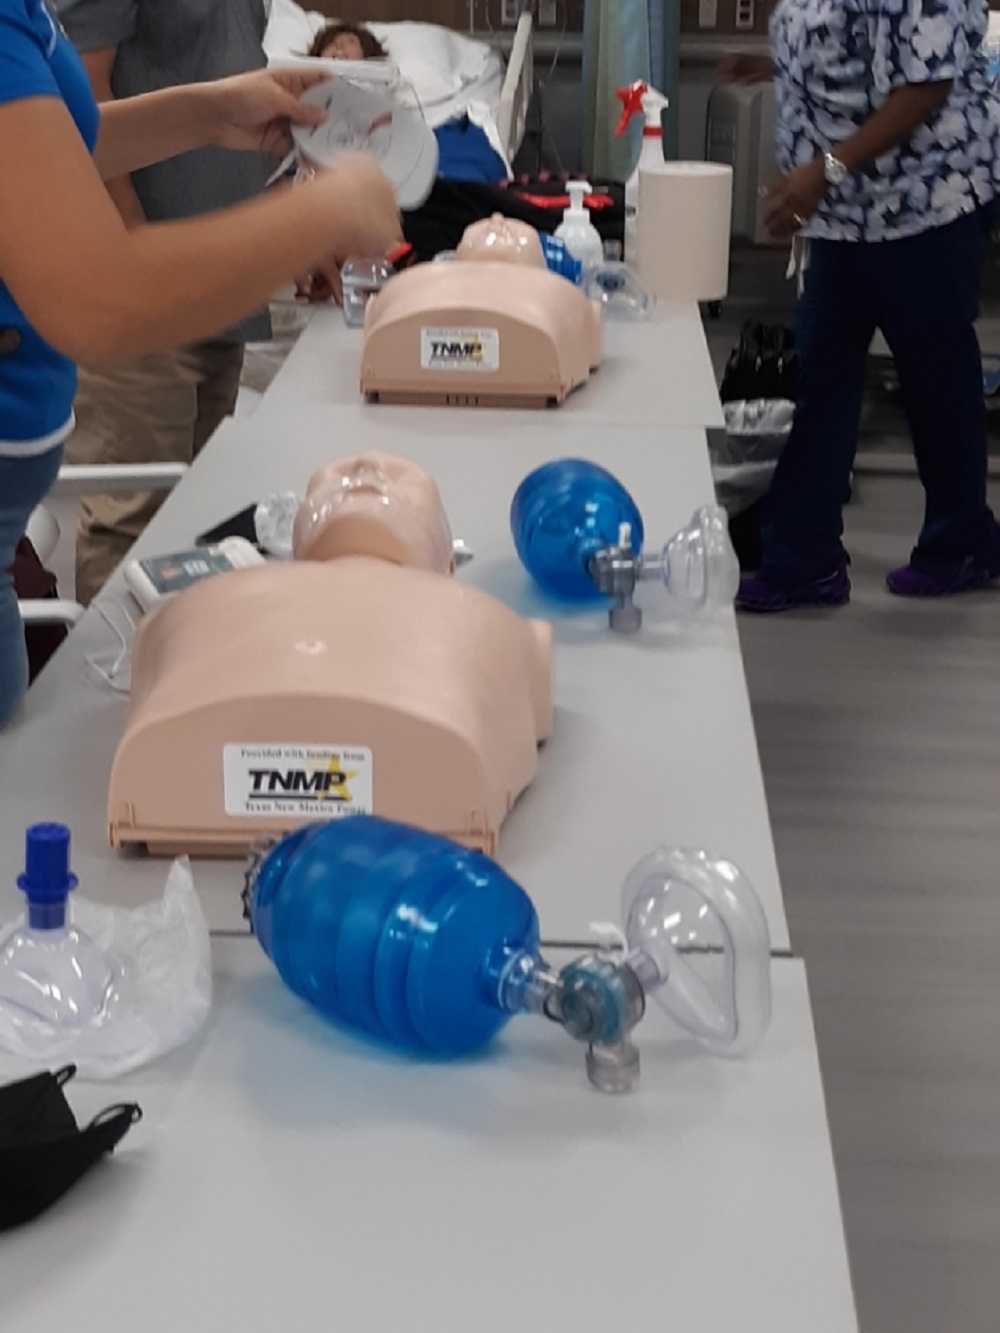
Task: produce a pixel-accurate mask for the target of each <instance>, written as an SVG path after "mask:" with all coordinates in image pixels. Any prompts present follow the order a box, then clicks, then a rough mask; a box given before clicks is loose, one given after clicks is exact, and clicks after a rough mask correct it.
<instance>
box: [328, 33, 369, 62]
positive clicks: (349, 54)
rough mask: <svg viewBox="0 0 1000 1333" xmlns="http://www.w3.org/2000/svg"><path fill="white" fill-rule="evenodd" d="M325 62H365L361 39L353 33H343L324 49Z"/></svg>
mask: <svg viewBox="0 0 1000 1333" xmlns="http://www.w3.org/2000/svg"><path fill="white" fill-rule="evenodd" d="M322 54H323V58H324V59H325V60H364V58H365V53H364V49H363V47H362V45H361V38H360V37H358V36H357V34H356V33H353V32H342V33H341V34H340V35H339V37H335V38H334V39H333V41H332V42H328V43H327V45H326V46H324V47H323V52H322Z"/></svg>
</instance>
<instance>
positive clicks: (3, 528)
mask: <svg viewBox="0 0 1000 1333" xmlns="http://www.w3.org/2000/svg"><path fill="white" fill-rule="evenodd" d="M61 461H62V449H61V448H60V447H58V446H57V447H56V448H55V449H49V450H47V451H46V452H45V453H44V454H39V455H38V456H37V457H34V458H0V727H2V726H4V724H5V723H6V722H8V721H9V719H10V717H11V715H12V714H13V713H14V712H15V711H16V709H17V707H18V705H19V704H20V702H21V700H22V699H23V698H24V695H25V691H26V690H27V688H28V653H27V649H26V648H25V646H24V625H23V624H22V622H21V615H20V612H19V611H18V609H17V594H16V593H15V591H14V576H13V574H12V573H11V566H12V565H13V563H14V551H15V550H16V548H17V544H18V542H19V541H20V540H21V538H22V537H23V536H24V530H25V528H26V527H27V526H28V519H29V518H30V517H31V511H32V510H33V509H34V508H35V506H36V505H37V504H38V503H39V501H40V500H41V499H42V497H43V496H44V495H45V494H46V492H47V491H48V490H50V489H51V487H52V484H53V482H54V481H55V479H56V476H57V474H58V472H59V464H60V462H61Z"/></svg>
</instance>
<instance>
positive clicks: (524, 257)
mask: <svg viewBox="0 0 1000 1333" xmlns="http://www.w3.org/2000/svg"><path fill="white" fill-rule="evenodd" d="M455 258H456V259H463V260H478V261H484V260H488V261H490V262H491V263H492V262H495V263H501V264H520V265H521V266H523V267H524V268H545V267H546V265H545V256H544V254H543V253H542V243H541V241H540V240H539V239H538V232H537V231H535V229H534V227H530V226H529V225H528V224H527V223H526V222H519V221H518V220H517V219H516V218H505V217H504V216H503V215H502V214H501V213H494V214H493V216H492V217H491V218H483V220H482V221H481V222H473V223H471V224H470V225H469V226H468V227H466V229H465V233H464V235H463V236H462V239H461V241H460V242H459V246H458V249H457V250H456V251H455Z"/></svg>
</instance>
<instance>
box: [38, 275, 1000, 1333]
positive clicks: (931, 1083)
mask: <svg viewBox="0 0 1000 1333" xmlns="http://www.w3.org/2000/svg"><path fill="white" fill-rule="evenodd" d="M783 265H784V257H783V256H782V255H778V254H761V253H760V252H755V253H745V254H743V255H737V256H736V260H735V263H734V271H733V296H732V299H731V300H730V301H728V302H727V303H726V306H725V308H724V311H723V317H722V319H721V320H720V321H717V322H710V323H709V326H708V332H709V341H710V344H711V347H712V351H713V356H714V358H715V360H716V363H717V364H718V365H719V366H720V367H721V365H722V363H723V362H724V360H725V356H726V354H727V353H728V351H729V348H730V347H731V345H732V343H733V342H734V340H735V334H736V332H737V330H738V329H739V326H740V324H741V323H742V321H743V319H744V318H746V317H748V316H749V315H753V316H755V317H759V318H774V319H778V318H785V317H787V316H789V315H790V309H791V288H790V286H789V285H787V284H784V283H783V282H782V279H781V270H782V268H783ZM990 309H994V310H1000V301H997V302H995V304H994V303H991V306H990ZM294 322H295V316H294V314H293V313H292V312H288V311H286V312H284V313H283V314H282V315H281V317H280V324H281V331H282V342H283V343H284V344H285V345H287V341H288V339H289V337H290V336H291V333H292V327H291V326H292V325H293V324H294ZM994 341H995V345H996V346H997V347H998V348H1000V320H995V319H994V320H991V319H990V318H989V315H988V316H987V319H986V321H985V333H984V343H986V344H987V345H989V344H990V343H991V342H994ZM280 359H281V352H280V349H276V352H272V353H264V352H260V353H258V354H256V355H255V356H254V357H253V358H252V362H251V366H250V369H249V370H248V375H247V379H248V382H249V383H250V385H251V386H252V387H253V388H256V389H258V390H260V389H263V388H264V387H266V384H267V382H268V380H269V378H270V375H271V374H273V372H274V369H275V368H276V366H277V364H278V363H279V362H280ZM879 379H880V376H879V375H878V374H875V375H873V381H872V393H871V394H870V401H869V402H868V404H867V407H866V414H865V425H864V438H863V443H864V447H865V448H866V449H875V450H878V449H888V450H892V451H897V450H899V449H902V448H905V447H906V445H905V438H904V435H903V430H902V425H901V422H900V420H899V418H898V415H897V414H896V412H895V411H894V409H892V408H891V406H889V405H887V404H886V403H885V402H884V401H882V400H881V399H880V397H879V394H878V391H877V390H878V381H879ZM993 498H994V502H995V505H996V506H1000V489H998V488H996V487H995V488H994V496H993ZM919 514H920V492H919V487H918V486H917V484H916V482H915V481H914V480H912V479H910V478H884V477H865V476H862V477H859V478H858V479H857V484H856V487H855V496H854V501H853V503H852V504H851V506H850V507H849V510H848V514H847V529H848V536H847V540H848V545H849V547H850V550H851V553H852V556H853V560H854V564H853V569H852V574H853V578H854V584H855V595H854V599H853V601H852V603H851V605H850V606H849V607H847V608H845V609H843V610H840V611H836V612H829V613H817V612H812V613H810V612H802V613H796V614H793V615H788V616H781V617H776V618H765V619H759V620H758V619H742V620H741V622H740V633H741V639H742V643H743V651H744V657H745V662H746V673H747V680H748V682H749V687H750V695H751V699H752V702H753V709H754V717H755V720H756V724H757V734H758V742H759V745H760V752H761V759H762V762H763V767H764V776H765V780H766V783H767V790H768V796H769V800H770V806H771V818H772V822H773V826H774V835H775V840H776V843H777V848H778V858H779V862H780V865H781V871H782V876H783V880H784V885H785V893H786V899H787V904H788V915H789V919H790V922H791V929H792V939H793V943H794V946H795V949H796V951H797V952H798V953H799V954H800V955H801V956H803V957H804V958H805V959H806V961H807V964H808V968H809V975H810V979H811V983H812V992H813V1001H814V1005H815V1011H816V1027H817V1032H818V1037H819V1050H820V1057H821V1060H822V1064H823V1070H824V1076H825V1081H826V1092H827V1100H828V1106H829V1114H830V1123H831V1128H832V1133H833V1143H834V1151H835V1154H836V1159H837V1166H838V1172H839V1177H840V1184H841V1191H842V1197H843V1207H844V1218H845V1225H846V1232H847V1240H848V1246H849V1249H850V1254H851V1261H852V1266H853V1272H854V1280H855V1286H856V1291H857V1299H858V1307H859V1312H860V1320H861V1329H862V1333H997V1330H998V1329H1000V966H998V962H997V958H998V955H1000V873H998V868H1000V695H998V690H997V676H998V665H1000V591H998V592H996V593H977V594H972V595H969V596H967V597H964V598H960V599H957V600H955V601H953V602H949V603H945V604H938V605H927V606H913V605H911V604H908V603H902V602H898V601H895V600H894V599H892V598H890V597H889V596H888V595H887V594H886V593H885V592H884V591H883V589H882V586H881V580H882V576H883V574H884V572H885V570H886V569H888V568H889V567H890V566H891V565H892V564H893V563H895V562H898V561H900V560H901V559H903V558H904V557H905V555H906V553H907V551H908V549H909V545H910V543H911V540H912V537H913V534H914V533H915V531H916V528H917V524H918V521H919ZM60 518H61V521H62V525H63V529H64V532H66V533H71V532H72V528H73V521H74V517H73V511H72V508H71V507H70V506H65V505H63V506H60ZM55 566H56V569H57V572H59V573H60V576H61V586H62V587H63V589H64V590H66V589H69V588H70V587H71V586H72V575H71V570H72V548H71V544H70V542H69V541H68V540H67V541H64V542H63V543H62V545H61V547H60V551H59V553H58V554H57V557H56V562H55ZM762 1205H765V1206H766V1204H765V1201H762ZM803 1333H808V1330H805V1329H804V1330H803Z"/></svg>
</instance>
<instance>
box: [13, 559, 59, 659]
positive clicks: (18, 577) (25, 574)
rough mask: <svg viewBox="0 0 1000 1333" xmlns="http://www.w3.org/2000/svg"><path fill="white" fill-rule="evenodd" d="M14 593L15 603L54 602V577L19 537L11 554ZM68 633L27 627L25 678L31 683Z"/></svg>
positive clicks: (51, 627) (56, 628)
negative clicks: (12, 554)
mask: <svg viewBox="0 0 1000 1333" xmlns="http://www.w3.org/2000/svg"><path fill="white" fill-rule="evenodd" d="M11 573H12V574H13V575H14V590H15V592H16V593H17V596H18V600H19V601H39V600H48V599H53V600H55V599H57V598H58V597H59V589H58V588H57V586H56V576H55V575H54V574H53V573H52V571H51V570H48V569H46V568H45V566H44V565H43V564H42V562H41V560H39V558H38V552H37V551H36V550H35V548H34V547H33V546H32V544H31V542H30V541H29V540H28V538H27V537H22V538H21V540H20V542H19V543H18V546H17V550H16V551H15V553H14V564H13V567H12V569H11ZM68 633H69V630H67V628H66V626H65V625H28V626H26V628H25V631H24V637H25V641H26V642H27V645H28V678H29V680H34V679H35V677H36V676H37V675H38V673H39V672H40V671H41V669H42V667H43V666H44V665H45V663H46V662H47V661H48V660H49V658H50V657H51V656H52V654H53V653H54V652H55V651H56V649H57V648H58V647H59V645H60V644H61V643H62V642H63V640H64V639H65V638H66V635H67V634H68Z"/></svg>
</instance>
